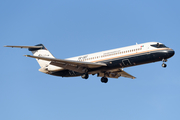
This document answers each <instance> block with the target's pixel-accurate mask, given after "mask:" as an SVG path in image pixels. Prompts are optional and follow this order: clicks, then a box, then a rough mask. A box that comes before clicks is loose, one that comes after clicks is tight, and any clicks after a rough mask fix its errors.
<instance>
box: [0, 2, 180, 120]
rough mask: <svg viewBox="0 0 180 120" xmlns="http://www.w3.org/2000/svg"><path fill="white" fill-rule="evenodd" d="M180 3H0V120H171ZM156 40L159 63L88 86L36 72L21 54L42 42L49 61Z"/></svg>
mask: <svg viewBox="0 0 180 120" xmlns="http://www.w3.org/2000/svg"><path fill="white" fill-rule="evenodd" d="M179 5H180V1H178V0H150V1H144V0H136V1H134V0H127V1H120V0H111V1H108V0H86V1H82V0H76V1H75V0H63V1H62V0H51V1H47V0H31V1H23V0H16V1H13V0H6V1H4V0H2V1H0V18H1V19H0V45H1V47H0V51H1V70H0V72H1V75H0V119H1V120H25V119H26V120H32V119H33V120H40V119H43V120H50V119H51V120H52V119H53V120H72V119H73V120H101V119H103V120H109V119H111V120H119V119H125V120H152V119H154V120H156V119H163V120H169V119H173V120H179V119H180V115H179V111H180V102H179V101H180V77H179V68H180V65H179V59H180V57H179V50H180V48H179V46H180V45H179V44H180V41H179V40H180V34H179V33H180V7H179ZM151 41H158V42H162V43H164V44H165V45H166V46H169V47H171V48H173V49H174V50H175V51H176V54H175V56H174V57H172V58H170V59H169V60H168V62H167V65H168V67H167V68H166V69H164V68H162V67H161V64H162V62H157V63H151V64H146V65H141V66H136V67H130V68H126V69H125V71H127V72H128V73H130V74H132V75H134V76H136V77H137V79H135V80H131V79H127V78H119V79H109V82H108V83H107V84H102V83H101V82H100V78H98V77H96V76H90V78H89V79H88V80H84V79H81V77H75V78H61V77H55V76H50V75H46V74H43V73H41V72H39V71H38V69H39V65H38V64H37V62H36V61H35V60H34V59H31V58H26V57H24V56H23V55H25V54H31V53H30V52H29V51H27V50H26V49H12V48H4V47H3V46H4V45H36V44H39V43H43V44H44V45H45V46H46V47H47V49H48V50H49V51H50V52H51V53H52V54H53V55H54V56H55V57H57V58H61V59H64V58H68V57H74V56H78V55H83V54H88V53H93V52H98V51H103V50H109V49H113V48H119V47H124V46H128V45H134V44H135V43H136V42H137V43H144V42H151Z"/></svg>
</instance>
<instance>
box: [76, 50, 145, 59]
mask: <svg viewBox="0 0 180 120" xmlns="http://www.w3.org/2000/svg"><path fill="white" fill-rule="evenodd" d="M139 50H142V48H137V49H132V50H127V51H122V52H118V53H114V54H109V55H102V56H96V57H91V58H87V59H82V60H79V61H88V60H93V59H98V58H103V57H108V56H112V55H118V54H124V53H130V52H137V51H139Z"/></svg>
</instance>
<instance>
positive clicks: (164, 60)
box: [162, 59, 167, 68]
mask: <svg viewBox="0 0 180 120" xmlns="http://www.w3.org/2000/svg"><path fill="white" fill-rule="evenodd" d="M162 61H163V64H162V67H163V68H166V67H167V65H166V64H165V63H164V62H167V60H166V59H163V60H162Z"/></svg>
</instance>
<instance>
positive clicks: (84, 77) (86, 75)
mask: <svg viewBox="0 0 180 120" xmlns="http://www.w3.org/2000/svg"><path fill="white" fill-rule="evenodd" d="M81 77H82V78H83V79H88V78H89V75H88V73H84V74H83V75H82V76H81Z"/></svg>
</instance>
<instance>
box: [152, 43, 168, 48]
mask: <svg viewBox="0 0 180 120" xmlns="http://www.w3.org/2000/svg"><path fill="white" fill-rule="evenodd" d="M151 46H152V47H155V48H168V47H166V46H165V45H164V44H158V43H157V44H153V45H151Z"/></svg>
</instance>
